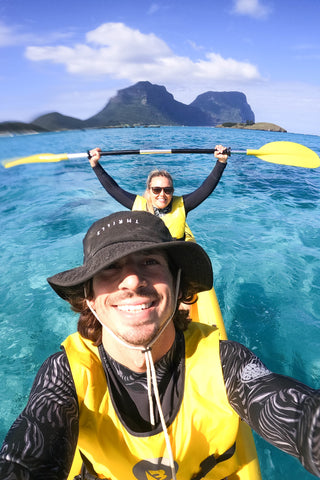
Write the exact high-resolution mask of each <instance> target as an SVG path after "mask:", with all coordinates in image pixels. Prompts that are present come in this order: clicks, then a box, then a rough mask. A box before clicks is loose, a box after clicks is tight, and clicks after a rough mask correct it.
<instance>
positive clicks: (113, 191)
mask: <svg viewBox="0 0 320 480" xmlns="http://www.w3.org/2000/svg"><path fill="white" fill-rule="evenodd" d="M92 170H93V171H94V173H95V174H96V175H97V177H98V180H99V182H100V183H101V185H102V186H103V188H104V189H105V190H106V191H107V192H108V193H109V195H111V197H112V198H114V199H115V200H116V201H117V202H119V203H121V205H123V206H124V207H126V208H129V210H132V207H133V204H134V201H135V199H136V194H134V193H130V192H127V191H126V190H123V188H121V187H120V186H119V185H118V184H117V182H116V181H115V180H114V179H113V178H112V177H110V175H109V174H108V173H107V172H106V171H105V170H104V169H103V168H102V166H101V165H100V163H98V164H97V165H96V166H95V167H93V169H92Z"/></svg>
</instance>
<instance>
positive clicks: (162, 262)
mask: <svg viewBox="0 0 320 480" xmlns="http://www.w3.org/2000/svg"><path fill="white" fill-rule="evenodd" d="M93 294H94V298H93V300H91V301H90V303H91V306H92V307H93V308H94V310H95V311H96V314H97V315H98V317H99V320H100V321H101V323H102V325H105V326H107V327H108V328H110V329H111V330H112V331H113V332H114V333H115V334H116V335H117V336H118V337H119V338H121V339H122V340H124V341H125V342H127V343H129V344H131V345H137V346H143V345H147V344H148V343H149V342H150V341H151V340H152V339H153V338H154V337H155V335H156V334H157V332H158V331H159V329H160V327H161V326H162V325H163V324H164V322H165V321H166V320H167V319H168V318H169V317H170V315H171V314H172V312H173V310H174V309H175V300H174V285H173V277H172V273H171V272H170V269H169V266H168V261H167V258H166V256H165V255H164V254H163V253H161V252H160V251H157V250H151V251H147V252H144V251H142V252H139V253H135V254H131V255H127V256H125V257H123V258H122V259H121V260H119V261H117V262H115V263H113V264H112V265H110V266H109V267H107V268H106V269H104V270H102V271H101V272H99V273H98V274H96V275H95V276H94V277H93Z"/></svg>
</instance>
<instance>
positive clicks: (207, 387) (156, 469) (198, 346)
mask: <svg viewBox="0 0 320 480" xmlns="http://www.w3.org/2000/svg"><path fill="white" fill-rule="evenodd" d="M184 335H185V346H186V348H185V380H184V392H183V399H182V403H181V406H180V409H179V411H178V413H177V415H176V417H175V418H174V420H173V422H172V424H171V425H169V426H168V435H169V438H170V443H171V446H172V451H173V456H174V460H175V466H176V471H177V480H190V479H191V478H196V477H193V475H194V474H197V473H198V472H199V471H200V470H201V467H200V464H201V462H202V465H204V466H205V464H206V462H207V461H208V459H210V458H211V459H212V458H213V459H214V458H217V459H218V458H219V457H221V456H222V455H223V454H224V453H225V452H226V451H228V450H229V449H230V448H231V449H232V447H233V446H234V443H235V440H236V437H237V432H238V428H239V417H238V415H237V414H236V413H235V411H234V410H233V409H232V408H231V406H230V405H229V402H228V399H227V395H226V389H225V385H224V379H223V374H222V369H221V363H220V355H219V332H218V330H217V329H216V328H215V327H210V326H208V325H203V324H199V323H191V324H190V325H189V326H188V329H187V330H186V331H185V332H184ZM63 346H64V348H65V351H66V353H67V356H68V360H69V364H70V367H71V371H72V375H73V379H74V382H75V386H76V391H77V395H78V402H79V437H78V447H77V448H78V449H79V450H80V452H81V454H82V455H83V456H84V457H85V458H86V459H87V460H88V464H89V465H90V463H91V465H92V467H93V469H94V472H95V473H96V474H97V476H98V478H105V479H108V480H109V479H110V480H123V479H124V478H125V479H126V480H146V479H151V478H152V479H154V478H158V479H160V478H161V479H166V478H171V473H170V468H169V461H168V455H167V450H166V442H165V437H164V433H163V432H160V433H156V434H153V433H152V432H151V433H150V432H148V433H139V434H135V433H134V432H130V431H128V430H127V429H126V427H125V426H124V425H123V424H122V423H121V421H120V419H119V417H118V416H117V413H116V411H115V408H114V405H113V404H112V400H111V398H110V394H109V391H108V386H107V381H106V376H105V373H104V370H103V366H102V363H101V360H100V357H99V352H98V348H97V347H95V346H94V345H93V343H92V342H91V341H89V340H86V339H84V338H83V337H81V336H80V334H79V333H74V334H72V335H70V336H69V337H67V339H66V340H65V341H64V343H63ZM231 455H232V456H231V457H230V458H228V459H227V460H225V461H223V458H224V457H221V458H220V460H218V461H219V462H220V463H217V464H216V466H215V467H214V468H212V470H210V471H209V473H207V474H206V476H205V478H206V479H210V480H221V479H223V478H225V477H227V476H229V475H231V474H232V473H233V472H236V471H237V470H238V469H239V468H240V464H239V460H238V456H237V452H236V453H233V451H232V454H231ZM203 461H204V462H203ZM73 471H74V470H73ZM71 472H72V470H71ZM77 473H79V472H77ZM68 478H69V479H71V478H73V475H72V476H69V477H68ZM199 478H202V477H199ZM230 478H237V477H236V476H235V477H230Z"/></svg>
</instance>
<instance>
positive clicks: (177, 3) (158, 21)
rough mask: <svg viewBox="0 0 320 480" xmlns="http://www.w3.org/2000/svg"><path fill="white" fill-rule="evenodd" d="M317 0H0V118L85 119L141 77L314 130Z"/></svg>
mask: <svg viewBox="0 0 320 480" xmlns="http://www.w3.org/2000/svg"><path fill="white" fill-rule="evenodd" d="M319 19H320V1H319V0H304V1H301V0H299V1H298V0H224V1H218V0H157V1H152V0H118V1H116V0H85V1H84V0H77V1H75V0H53V1H50V2H46V1H43V0H41V1H40V0H28V1H27V0H0V61H1V67H2V68H1V72H0V121H6V120H19V121H26V122H29V121H32V120H33V119H34V118H36V117H37V116H39V115H42V114H44V113H48V112H52V111H58V112H59V113H62V114H64V115H70V116H74V117H77V118H81V119H86V118H88V117H90V116H92V115H94V114H96V113H97V112H98V111H99V110H101V109H102V108H103V107H104V106H105V105H106V103H107V102H108V100H109V98H110V97H111V96H113V95H115V94H116V92H117V90H119V89H121V88H126V87H129V86H130V85H133V84H134V83H136V82H138V81H140V80H149V81H150V82H152V83H155V84H158V85H164V86H165V87H166V89H167V90H168V91H169V92H170V93H172V94H173V96H174V98H175V99H176V100H178V101H181V102H184V103H187V104H188V103H191V102H192V101H193V100H194V99H195V98H196V97H197V95H199V94H201V93H204V92H206V91H209V90H212V91H231V90H237V91H241V92H243V93H244V94H245V95H246V96H247V100H248V103H249V104H250V106H251V108H252V109H253V111H254V113H255V115H256V121H257V122H259V121H268V122H273V123H276V124H278V125H280V126H282V127H284V128H285V129H286V130H288V131H289V132H295V133H310V134H316V135H319V134H320V121H319V119H320V34H319Z"/></svg>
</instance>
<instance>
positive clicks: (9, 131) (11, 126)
mask: <svg viewBox="0 0 320 480" xmlns="http://www.w3.org/2000/svg"><path fill="white" fill-rule="evenodd" d="M160 126H165V125H133V126H129V125H114V126H106V127H100V128H108V129H109V128H143V127H145V128H159V127H160ZM167 126H170V125H167ZM93 128H94V127H93ZM95 128H97V127H95ZM212 128H238V129H245V130H263V131H267V132H287V130H285V129H284V128H282V127H279V125H276V124H274V123H268V122H258V123H253V124H245V123H229V122H228V123H223V124H220V125H216V126H214V127H212ZM72 130H78V129H59V130H47V129H45V128H41V127H38V126H37V125H34V124H32V123H31V124H28V123H23V122H2V123H0V137H8V136H9V137H10V136H11V137H12V136H14V135H32V134H37V133H48V132H65V131H72ZM84 130H88V129H84Z"/></svg>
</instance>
